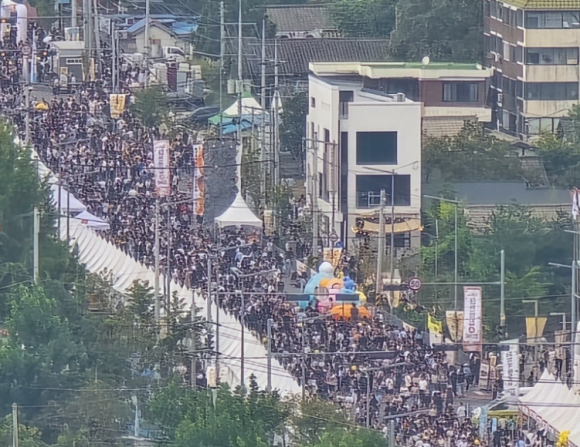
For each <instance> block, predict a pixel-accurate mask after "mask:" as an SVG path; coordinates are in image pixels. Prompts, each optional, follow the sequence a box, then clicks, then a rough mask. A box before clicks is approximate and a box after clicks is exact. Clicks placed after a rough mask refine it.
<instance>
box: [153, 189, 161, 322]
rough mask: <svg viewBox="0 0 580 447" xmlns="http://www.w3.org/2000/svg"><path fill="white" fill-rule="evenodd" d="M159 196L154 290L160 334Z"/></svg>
mask: <svg viewBox="0 0 580 447" xmlns="http://www.w3.org/2000/svg"><path fill="white" fill-rule="evenodd" d="M159 226H160V222H159V197H156V198H155V252H154V257H155V283H154V286H153V287H154V289H153V292H154V293H155V324H156V325H157V326H158V327H157V328H156V331H157V334H159V322H160V321H161V304H160V302H159V261H160V259H159V257H160V256H159V248H160V247H159V230H160V228H159Z"/></svg>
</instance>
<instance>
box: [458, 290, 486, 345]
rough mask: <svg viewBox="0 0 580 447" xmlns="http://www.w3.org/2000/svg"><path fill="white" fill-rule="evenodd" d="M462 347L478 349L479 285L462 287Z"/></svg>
mask: <svg viewBox="0 0 580 447" xmlns="http://www.w3.org/2000/svg"><path fill="white" fill-rule="evenodd" d="M463 297H464V310H463V318H464V322H463V349H464V350H465V351H468V352H469V351H480V350H481V343H482V341H483V336H482V324H481V323H482V321H481V319H482V318H481V317H482V315H481V306H482V302H481V287H464V288H463Z"/></svg>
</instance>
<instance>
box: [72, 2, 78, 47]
mask: <svg viewBox="0 0 580 447" xmlns="http://www.w3.org/2000/svg"><path fill="white" fill-rule="evenodd" d="M70 26H71V28H76V27H77V0H71V20H70ZM77 39H78V32H77Z"/></svg>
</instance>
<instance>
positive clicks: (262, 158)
mask: <svg viewBox="0 0 580 447" xmlns="http://www.w3.org/2000/svg"><path fill="white" fill-rule="evenodd" d="M261 68H262V79H261V82H260V88H261V98H260V105H261V106H262V123H261V126H260V128H261V131H262V138H261V146H262V147H261V150H260V161H261V166H262V172H263V176H264V180H263V181H262V182H261V183H260V185H261V190H262V194H265V192H266V189H267V188H266V167H265V166H264V162H265V161H266V119H265V117H266V116H267V115H268V114H267V113H266V19H265V18H264V19H263V20H262V67H261ZM270 116H271V114H270ZM270 124H271V123H270Z"/></svg>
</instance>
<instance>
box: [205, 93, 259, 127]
mask: <svg viewBox="0 0 580 447" xmlns="http://www.w3.org/2000/svg"><path fill="white" fill-rule="evenodd" d="M239 103H240V100H239V99H238V100H237V101H236V102H234V103H233V104H232V105H231V106H229V107H228V108H227V109H226V110H224V111H223V112H222V113H221V115H223V120H224V121H226V120H227V119H228V118H233V117H236V116H240V113H239V110H238V109H239ZM262 112H263V109H262V106H261V105H260V103H259V102H258V101H256V98H254V97H253V96H252V94H251V93H244V94H243V95H242V116H252V115H261V114H262ZM209 122H210V123H211V124H213V125H218V124H219V123H220V114H219V113H218V114H217V115H215V116H212V117H211V118H210V119H209Z"/></svg>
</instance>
